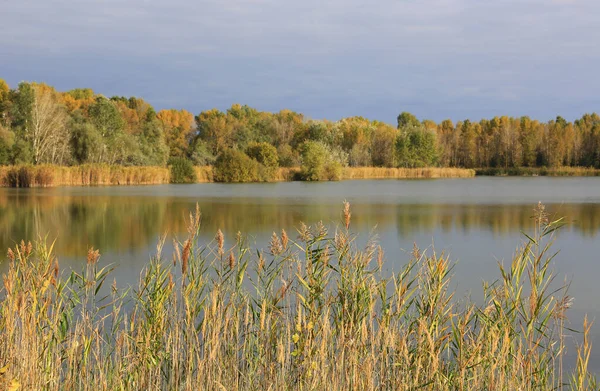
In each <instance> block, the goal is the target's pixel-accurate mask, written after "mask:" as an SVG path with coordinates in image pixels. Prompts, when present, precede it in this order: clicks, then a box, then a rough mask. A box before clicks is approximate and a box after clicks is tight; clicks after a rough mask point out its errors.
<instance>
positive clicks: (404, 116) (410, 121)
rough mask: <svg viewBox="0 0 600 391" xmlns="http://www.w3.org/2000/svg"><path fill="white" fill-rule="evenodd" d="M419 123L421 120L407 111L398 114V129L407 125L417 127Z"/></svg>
mask: <svg viewBox="0 0 600 391" xmlns="http://www.w3.org/2000/svg"><path fill="white" fill-rule="evenodd" d="M420 125H421V122H419V120H418V119H417V117H415V116H414V115H412V114H411V113H409V112H406V111H403V112H402V113H400V115H399V116H398V129H403V128H407V127H418V126H420Z"/></svg>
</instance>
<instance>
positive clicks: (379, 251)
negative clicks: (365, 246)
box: [377, 246, 384, 269]
mask: <svg viewBox="0 0 600 391" xmlns="http://www.w3.org/2000/svg"><path fill="white" fill-rule="evenodd" d="M383 256H384V252H383V249H382V248H381V246H378V247H377V266H379V269H381V268H382V267H383Z"/></svg>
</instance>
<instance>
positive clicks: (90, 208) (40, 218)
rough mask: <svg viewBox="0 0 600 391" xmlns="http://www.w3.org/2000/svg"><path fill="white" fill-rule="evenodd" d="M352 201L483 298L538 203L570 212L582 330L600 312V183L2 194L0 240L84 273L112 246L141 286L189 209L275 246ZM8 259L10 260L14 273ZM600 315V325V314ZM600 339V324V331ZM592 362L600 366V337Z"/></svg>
mask: <svg viewBox="0 0 600 391" xmlns="http://www.w3.org/2000/svg"><path fill="white" fill-rule="evenodd" d="M344 200H348V201H349V202H350V203H351V205H352V225H351V229H352V231H354V232H356V233H359V234H360V235H361V238H362V239H361V240H363V241H366V239H367V237H368V235H369V233H370V232H376V234H377V235H378V238H379V241H380V243H381V245H382V247H383V248H384V249H385V252H386V258H387V263H388V268H389V269H390V270H397V269H399V268H400V266H401V265H403V264H404V263H405V262H406V261H407V260H408V259H409V253H410V252H411V250H412V247H413V243H416V244H417V245H418V246H420V247H421V248H428V247H431V246H432V245H435V248H436V251H438V252H441V251H442V250H443V251H444V252H445V253H447V254H449V255H450V258H451V259H453V260H455V261H457V265H456V267H455V269H454V278H453V281H452V284H453V286H452V287H453V288H455V289H456V290H457V292H459V293H460V294H462V295H471V296H472V297H473V298H477V297H478V296H481V292H482V288H481V286H482V281H483V280H487V281H490V282H491V281H494V280H496V279H497V278H499V276H500V274H499V272H498V262H502V261H503V260H504V261H505V262H507V263H508V262H509V261H510V259H511V257H512V255H513V253H514V251H515V249H516V248H517V246H518V245H519V244H520V242H521V241H522V240H523V235H522V233H521V231H523V232H531V231H532V230H533V220H532V218H531V216H532V215H533V209H534V207H535V206H536V204H537V203H538V201H541V202H543V203H544V204H545V205H546V207H547V210H548V212H550V214H551V215H553V216H556V217H564V218H565V220H566V222H567V226H565V227H564V228H563V229H562V230H561V231H560V233H559V234H558V236H557V241H556V243H555V247H554V249H555V250H560V253H559V254H558V255H557V257H556V259H555V262H554V269H555V270H556V272H557V274H558V276H559V278H560V279H561V280H562V279H563V278H566V279H567V280H569V281H571V282H572V284H571V288H570V291H569V292H570V293H569V294H570V296H573V297H574V298H575V301H574V303H573V307H572V308H571V310H570V312H569V314H570V317H571V318H572V320H573V323H572V325H571V326H573V327H575V328H578V327H580V324H581V322H580V320H581V319H582V318H583V316H584V314H588V315H589V316H590V318H592V319H594V318H598V317H599V316H598V315H600V300H599V298H600V283H598V280H599V278H598V277H599V275H600V257H599V255H598V254H600V251H599V250H600V242H598V234H599V232H600V178H545V177H539V178H485V177H478V178H474V179H437V180H360V181H343V182H327V183H324V182H321V183H307V182H290V183H274V184H214V183H209V184H197V185H162V186H136V187H89V188H88V187H61V188H49V189H6V188H4V189H0V247H1V248H2V249H3V250H2V251H5V250H6V249H7V247H8V246H12V245H14V243H15V242H17V241H20V240H21V239H25V240H34V239H36V238H37V237H38V236H40V235H41V236H42V237H43V236H46V235H48V238H49V239H50V240H54V239H56V240H57V242H56V243H57V244H56V253H57V254H58V255H59V260H60V263H61V267H63V268H64V267H65V266H71V267H75V268H77V269H78V270H79V269H80V268H81V267H82V266H83V264H84V263H85V260H86V254H87V249H88V248H89V247H91V246H93V247H94V248H98V249H100V251H101V253H102V254H103V255H102V258H101V260H102V262H103V263H116V264H118V265H119V266H118V269H117V271H118V272H117V273H116V277H117V282H118V283H119V284H135V283H136V282H137V280H138V278H139V275H140V271H141V270H142V268H143V267H144V266H145V265H146V264H147V262H148V259H149V256H150V254H152V253H153V252H154V251H155V247H156V243H157V241H158V238H159V236H161V235H163V234H165V233H168V234H170V235H171V236H173V235H175V236H177V235H178V236H180V237H183V236H184V235H185V227H186V219H187V216H188V215H189V212H190V211H191V210H193V209H194V208H195V204H198V205H199V206H200V209H201V212H202V235H203V238H204V239H205V240H207V241H210V240H211V239H212V238H213V237H214V235H215V232H216V231H217V230H218V229H222V230H223V232H224V233H225V235H226V241H228V242H229V243H230V244H231V243H233V241H234V237H235V235H236V233H237V232H238V231H241V232H242V233H244V234H247V235H249V236H250V238H251V242H252V243H254V244H255V246H254V247H257V248H266V247H267V244H268V241H269V238H270V236H271V233H272V232H273V231H277V232H279V231H280V230H281V229H282V228H284V229H286V230H287V232H288V233H290V236H292V237H294V236H295V235H294V234H293V232H295V228H296V227H298V226H299V224H300V223H301V222H305V223H306V224H314V223H316V222H318V221H319V220H322V221H323V222H324V223H326V224H328V225H329V226H332V227H334V226H335V224H337V223H338V222H339V221H340V215H341V209H342V202H343V201H344ZM5 268H6V263H4V264H2V265H0V269H1V270H2V271H3V270H5ZM599 321H600V320H599ZM593 339H594V340H596V341H599V340H600V324H597V325H596V326H594V328H593ZM596 345H597V348H596V349H595V351H594V353H593V356H594V357H592V361H591V363H590V364H591V366H592V367H593V368H594V369H595V370H596V371H597V370H598V369H600V344H598V343H596Z"/></svg>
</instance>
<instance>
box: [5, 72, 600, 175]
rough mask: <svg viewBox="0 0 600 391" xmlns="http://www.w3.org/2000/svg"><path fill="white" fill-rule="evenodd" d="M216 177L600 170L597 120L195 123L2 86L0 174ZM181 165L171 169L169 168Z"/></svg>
mask: <svg viewBox="0 0 600 391" xmlns="http://www.w3.org/2000/svg"><path fill="white" fill-rule="evenodd" d="M172 162H178V164H181V162H185V163H186V164H188V163H189V164H194V165H212V166H214V167H215V168H217V169H218V170H217V176H221V177H222V179H223V180H245V179H246V180H261V179H265V180H268V178H269V176H270V175H272V172H273V170H274V169H275V168H276V167H278V166H283V167H292V166H303V167H304V168H305V169H304V174H305V176H306V179H322V178H323V177H325V178H327V177H335V175H336V172H339V170H340V169H341V167H343V166H382V167H425V166H441V167H464V168H513V167H559V166H585V167H595V168H600V117H599V116H598V115H597V114H595V113H594V114H585V115H583V116H582V117H581V118H580V119H578V120H576V121H574V122H569V121H566V120H565V119H564V118H562V117H560V116H559V117H557V118H556V119H555V120H551V121H548V122H540V121H537V120H533V119H530V118H529V117H520V118H513V117H508V116H502V117H494V118H492V119H482V120H481V121H479V122H474V121H470V120H464V121H459V122H457V123H453V122H452V121H451V120H445V121H442V122H440V123H436V122H434V121H430V120H424V121H420V120H418V119H417V118H416V117H415V116H414V115H412V114H410V113H407V112H403V113H401V114H400V115H399V116H398V118H397V125H396V126H391V125H389V124H387V123H384V122H380V121H373V120H369V119H366V118H363V117H351V118H344V119H341V120H339V121H327V120H310V119H308V118H306V117H304V116H303V115H302V114H300V113H297V112H294V111H290V110H281V111H279V112H277V113H270V112H262V111H258V110H256V109H254V108H251V107H249V106H246V105H244V106H242V105H239V104H234V105H232V106H231V107H230V108H229V109H228V110H226V111H225V112H223V111H220V110H217V109H212V110H207V111H203V112H201V113H200V114H198V115H196V116H194V115H193V114H192V113H190V112H188V111H186V110H176V109H170V110H160V111H158V112H156V111H155V110H154V108H153V107H152V105H150V104H149V103H148V102H146V101H144V100H143V99H141V98H136V97H129V98H128V97H119V96H114V97H111V98H107V97H104V96H103V95H100V94H96V93H95V92H94V91H92V90H91V89H74V90H71V91H66V92H59V91H56V90H55V89H54V88H53V87H51V86H49V85H46V84H43V83H29V82H22V83H20V84H19V85H18V86H16V87H15V88H12V89H11V88H10V87H9V86H8V85H7V84H6V82H4V81H3V80H0V164H4V165H6V164H48V163H50V164H57V165H77V164H86V163H106V164H118V165H128V166H147V165H153V166H165V165H168V164H171V163H172ZM173 164H174V163H173Z"/></svg>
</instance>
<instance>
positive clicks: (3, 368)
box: [0, 365, 8, 375]
mask: <svg viewBox="0 0 600 391" xmlns="http://www.w3.org/2000/svg"><path fill="white" fill-rule="evenodd" d="M6 371H8V365H5V366H3V367H2V368H0V375H4V374H5V373H6Z"/></svg>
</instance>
